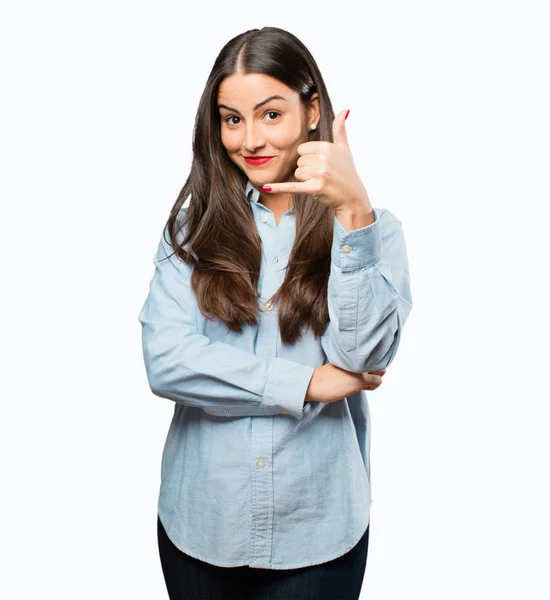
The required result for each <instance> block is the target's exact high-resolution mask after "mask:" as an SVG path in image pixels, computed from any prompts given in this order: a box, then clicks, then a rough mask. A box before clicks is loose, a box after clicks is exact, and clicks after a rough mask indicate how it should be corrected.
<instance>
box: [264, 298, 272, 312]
mask: <svg viewBox="0 0 550 600" xmlns="http://www.w3.org/2000/svg"><path fill="white" fill-rule="evenodd" d="M265 308H266V310H271V309H272V308H273V304H271V301H269V300H268V301H267V302H266V303H265Z"/></svg>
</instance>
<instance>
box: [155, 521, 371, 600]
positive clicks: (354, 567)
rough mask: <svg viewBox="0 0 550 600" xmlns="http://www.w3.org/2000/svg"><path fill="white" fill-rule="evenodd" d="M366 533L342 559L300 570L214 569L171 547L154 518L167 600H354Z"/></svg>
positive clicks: (364, 560)
mask: <svg viewBox="0 0 550 600" xmlns="http://www.w3.org/2000/svg"><path fill="white" fill-rule="evenodd" d="M369 529H370V524H369V526H368V527H367V530H366V531H365V533H364V535H363V537H362V538H361V539H360V540H359V542H358V543H357V544H356V545H355V546H354V547H353V548H352V549H351V550H350V551H349V552H347V553H346V554H344V555H343V556H339V557H338V558H336V559H334V560H331V561H329V562H325V563H321V564H319V565H312V566H310V567H300V568H298V569H285V570H279V569H251V568H249V567H248V566H242V567H229V568H227V567H218V566H216V565H211V564H210V563H206V562H203V561H201V560H198V559H196V558H193V557H192V556H189V555H188V554H185V553H184V552H182V551H181V550H179V548H177V547H176V546H174V544H173V543H172V541H171V540H170V538H169V537H168V536H167V534H166V531H165V529H164V527H163V526H162V523H161V521H160V518H158V515H157V534H158V546H159V553H160V560H161V565H162V571H163V573H164V580H165V581H166V588H167V590H168V596H169V598H170V600H358V599H359V593H360V591H361V585H362V583H363V577H364V575H365V567H366V564H367V551H368V547H369Z"/></svg>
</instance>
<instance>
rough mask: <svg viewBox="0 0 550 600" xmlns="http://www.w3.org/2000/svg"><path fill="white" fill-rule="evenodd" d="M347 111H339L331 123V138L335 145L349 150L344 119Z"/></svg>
mask: <svg viewBox="0 0 550 600" xmlns="http://www.w3.org/2000/svg"><path fill="white" fill-rule="evenodd" d="M348 113H349V110H347V109H345V110H342V111H340V112H339V113H338V114H337V115H336V117H334V121H333V122H332V138H333V140H334V143H335V144H338V145H340V146H345V147H346V148H348V149H349V143H348V136H347V134H346V118H347V116H348Z"/></svg>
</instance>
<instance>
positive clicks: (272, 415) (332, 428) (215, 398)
mask: <svg viewBox="0 0 550 600" xmlns="http://www.w3.org/2000/svg"><path fill="white" fill-rule="evenodd" d="M245 193H246V197H247V199H248V201H249V202H250V204H251V207H252V211H253V214H254V218H255V222H256V226H257V229H258V232H259V235H260V238H261V243H262V263H261V273H260V279H259V282H258V294H259V302H260V306H261V307H262V309H263V311H262V312H261V320H260V323H259V326H258V327H253V326H250V325H245V326H244V331H243V333H242V334H238V333H234V332H231V331H229V330H228V328H227V327H226V326H225V325H224V324H223V323H222V322H221V321H219V320H217V319H216V320H214V321H210V320H208V319H206V318H205V317H204V316H203V315H202V313H201V312H200V311H199V309H198V305H197V301H196V298H195V295H194V293H193V290H192V288H191V285H190V277H191V272H192V267H191V266H189V265H187V264H186V263H184V262H183V261H181V260H180V259H178V258H177V256H176V255H175V254H174V255H173V256H171V257H170V258H169V259H166V260H161V259H163V258H164V257H166V256H168V255H170V254H172V251H173V249H172V247H171V246H170V245H169V244H168V243H167V242H166V240H165V239H164V238H165V237H166V239H167V240H169V239H170V238H169V236H168V232H167V230H165V231H163V233H162V235H161V239H160V243H159V246H158V250H157V253H156V255H155V258H154V264H155V272H154V275H153V278H152V280H151V283H150V289H149V294H148V296H147V298H146V300H145V303H144V305H143V307H142V309H141V311H140V313H139V321H140V323H141V324H142V340H143V355H144V360H145V367H146V372H147V377H148V381H149V385H150V387H151V390H152V392H153V393H154V394H156V395H157V396H160V397H162V398H167V399H169V400H173V401H174V403H175V404H174V415H173V418H172V421H171V424H170V428H169V430H168V435H167V438H166V443H165V446H164V451H163V454H162V464H161V485H160V493H159V497H158V513H159V517H160V520H161V522H162V524H163V525H164V528H165V529H166V532H167V534H168V536H169V538H170V539H171V540H172V542H173V543H174V544H175V545H176V546H177V547H178V548H179V549H180V550H182V551H183V552H185V553H187V554H189V555H191V556H193V557H195V558H198V559H200V560H202V561H205V562H208V563H211V564H213V565H218V566H221V567H238V566H243V565H249V566H250V567H255V568H264V569H294V568H297V567H305V566H310V565H316V564H319V563H324V562H327V561H330V560H333V559H335V558H337V557H339V556H341V555H343V554H345V553H346V552H348V551H349V550H350V549H351V548H352V547H353V546H354V545H355V544H356V543H357V542H358V541H359V540H360V538H361V537H362V535H363V534H364V533H365V531H366V528H367V526H368V523H369V513H370V505H371V502H372V497H371V482H370V414H369V405H368V400H367V393H366V392H365V391H364V390H361V391H359V392H357V393H355V394H353V395H350V396H348V397H347V398H343V399H342V400H340V401H337V402H331V403H323V402H304V398H305V395H306V390H307V388H308V386H309V382H310V380H311V377H312V375H313V372H314V370H315V368H316V367H320V366H322V365H323V364H325V363H327V362H330V363H332V364H334V365H337V366H338V367H341V368H343V369H346V370H349V371H354V372H357V373H360V372H363V373H364V372H367V371H375V370H378V369H383V368H386V367H387V366H388V365H389V364H390V363H391V362H392V360H393V358H394V356H395V353H396V351H397V348H398V345H399V343H400V338H401V333H402V330H403V326H404V324H405V321H406V320H407V317H408V315H409V312H410V310H411V308H412V299H411V292H410V282H409V268H408V260H407V252H406V247H405V240H404V237H403V231H402V227H401V222H400V221H399V220H398V219H396V217H395V216H394V215H393V214H392V213H391V212H390V211H389V210H387V209H377V208H375V209H374V218H375V221H374V223H372V224H371V225H368V226H367V227H363V228H361V229H357V230H353V231H348V232H346V231H345V229H344V228H343V227H342V225H341V224H340V222H339V221H338V218H337V217H336V216H335V217H334V233H333V243H332V256H331V271H330V278H329V283H328V307H329V317H330V323H329V325H328V327H327V329H326V332H325V333H324V335H323V336H322V337H321V338H319V339H315V338H314V336H313V334H312V333H311V331H310V330H309V329H308V330H307V333H306V332H304V335H303V338H302V340H301V341H299V342H298V343H296V344H295V345H293V346H292V347H285V346H283V345H282V344H281V340H280V334H279V329H278V321H277V306H276V305H273V306H271V305H270V304H269V303H267V305H266V301H267V300H268V299H269V298H270V297H271V296H272V295H273V294H274V293H275V292H276V291H277V289H278V288H279V286H280V285H281V284H282V282H283V279H284V276H285V267H286V265H287V263H288V258H289V255H290V252H291V249H292V245H293V242H294V238H295V215H294V210H290V211H287V212H286V213H284V214H283V215H282V217H281V221H280V223H279V225H278V226H277V225H276V223H275V218H274V214H273V213H272V212H271V210H269V209H268V208H267V207H265V206H264V205H263V204H261V203H259V202H258V200H259V197H260V193H259V191H258V190H257V189H255V188H254V187H253V186H252V184H251V183H250V181H248V183H247V186H246V191H245ZM191 201H192V199H191ZM186 210H187V208H186V205H185V204H184V206H183V207H182V211H181V214H182V216H185V212H186ZM180 239H182V238H180Z"/></svg>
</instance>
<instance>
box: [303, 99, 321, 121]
mask: <svg viewBox="0 0 550 600" xmlns="http://www.w3.org/2000/svg"><path fill="white" fill-rule="evenodd" d="M306 108H307V124H308V128H309V126H310V125H311V123H316V124H317V126H319V118H320V116H321V111H320V109H319V94H318V93H317V92H315V93H314V94H313V95H312V96H311V98H310V99H309V102H308V103H307V107H306Z"/></svg>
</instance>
